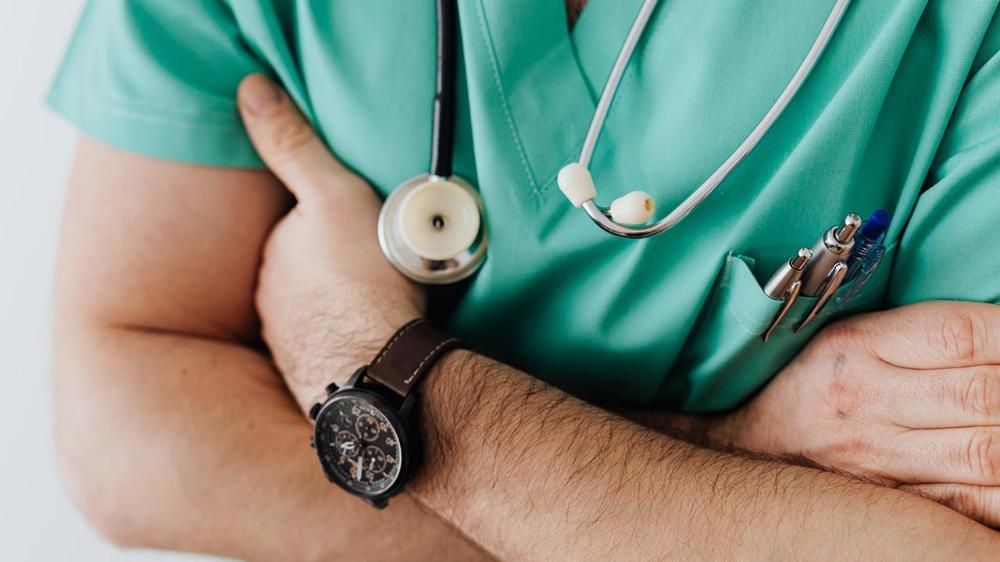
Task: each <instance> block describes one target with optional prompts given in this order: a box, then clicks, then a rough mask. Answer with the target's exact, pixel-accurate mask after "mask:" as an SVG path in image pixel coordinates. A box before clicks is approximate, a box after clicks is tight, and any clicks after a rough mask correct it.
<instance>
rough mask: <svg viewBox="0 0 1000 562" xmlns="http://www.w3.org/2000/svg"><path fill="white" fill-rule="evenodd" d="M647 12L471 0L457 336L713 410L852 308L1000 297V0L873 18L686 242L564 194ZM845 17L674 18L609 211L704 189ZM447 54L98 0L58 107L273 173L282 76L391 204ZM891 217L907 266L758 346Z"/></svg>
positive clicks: (417, 21)
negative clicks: (801, 270)
mask: <svg viewBox="0 0 1000 562" xmlns="http://www.w3.org/2000/svg"><path fill="white" fill-rule="evenodd" d="M831 3H832V0H831ZM639 4H640V0H620V1H619V0H590V2H589V3H588V5H587V7H586V8H585V9H584V10H583V13H582V14H581V16H580V18H579V20H578V21H577V22H576V25H575V26H574V28H573V29H572V30H569V29H568V26H567V23H566V13H565V7H564V0H541V1H540V0H505V1H503V2H491V1H488V0H460V1H459V20H460V51H461V56H460V60H459V72H458V84H459V87H458V92H457V97H458V108H457V131H456V150H455V172H456V173H457V174H459V175H460V176H462V177H465V178H468V179H469V180H470V181H471V182H472V183H473V184H474V185H476V186H477V187H478V189H479V190H480V192H481V194H482V198H483V201H484V205H485V208H486V220H487V221H488V227H489V233H490V251H489V257H488V259H487V260H486V262H485V264H484V266H483V268H482V270H481V271H480V272H479V273H478V274H477V275H476V277H475V278H474V279H473V280H472V281H470V282H469V283H468V284H467V286H464V287H462V289H461V291H462V292H461V293H458V292H455V293H454V294H453V295H451V296H453V297H454V299H455V300H456V302H455V303H454V306H453V308H449V309H448V313H447V316H448V318H447V320H448V323H449V328H450V330H451V331H452V332H454V333H455V334H456V335H458V336H460V337H462V338H463V339H464V340H465V341H466V342H468V343H469V345H471V346H472V347H473V348H475V349H477V350H479V351H482V352H484V353H487V354H490V355H493V356H495V357H498V358H500V359H502V360H504V361H507V362H508V363H510V364H512V365H514V366H516V367H519V368H522V369H524V370H525V371H527V372H529V373H531V374H533V375H535V376H537V377H539V378H542V379H543V380H546V381H548V382H550V383H552V384H555V385H557V386H559V387H561V388H564V389H566V390H568V391H570V392H572V393H575V394H578V395H580V396H583V397H584V398H587V399H590V400H594V401H599V402H603V403H617V404H631V405H651V406H656V407H671V408H680V409H684V410H688V411H717V410H723V409H727V408H732V407H734V406H737V405H739V404H740V403H741V402H742V401H744V400H746V399H747V398H748V397H749V396H751V395H752V394H753V392H755V391H756V390H757V389H759V388H760V386H761V385H763V384H764V383H766V382H767V380H768V379H769V378H770V377H772V376H773V375H774V374H775V373H776V372H777V371H779V370H780V369H781V367H782V366H783V365H784V364H786V363H787V362H788V361H789V360H790V359H791V358H792V357H794V355H795V354H796V353H797V352H798V351H799V350H800V349H802V347H803V346H805V345H806V344H807V343H808V341H809V339H810V338H811V337H812V336H813V335H814V334H815V332H816V330H818V329H820V327H821V326H822V325H823V324H826V323H829V322H830V321H832V320H835V319H837V318H839V317H842V316H845V315H849V314H855V313H858V312H862V311H868V310H875V309H880V308H885V307H892V306H899V305H902V304H906V303H911V302H916V301H920V300H927V299H962V300H974V301H985V302H998V301H1000V276H998V275H997V269H998V264H1000V244H997V241H998V240H1000V223H998V221H1000V219H998V217H1000V117H998V115H1000V55H998V50H1000V16H998V0H969V1H966V2H951V1H949V0H938V1H935V0H902V1H899V2H875V1H871V0H855V2H854V3H853V4H852V6H851V8H850V9H849V11H848V13H847V14H846V16H845V18H844V20H843V22H842V23H841V26H840V28H839V30H838V32H837V34H836V36H835V37H834V38H833V40H832V41H831V43H830V45H829V47H828V48H827V50H826V52H825V53H824V55H823V58H822V59H821V60H820V62H819V64H818V65H817V67H816V69H815V70H814V71H813V73H812V75H811V76H810V77H809V79H808V80H807V82H806V83H805V84H804V85H803V87H802V90H801V91H800V93H799V95H798V97H797V98H796V99H795V101H794V102H793V103H792V104H791V105H790V106H789V108H788V109H787V110H786V112H785V113H784V114H783V115H782V117H781V118H780V119H779V120H778V122H777V123H776V124H775V126H774V127H773V128H772V130H771V131H770V132H769V133H768V134H767V136H766V137H765V138H764V139H763V140H762V142H761V143H760V145H759V146H758V147H757V149H756V150H755V151H754V152H753V153H752V154H751V155H750V157H749V158H748V159H747V160H746V161H745V162H744V163H743V164H742V165H741V166H740V167H739V168H737V170H736V171H735V172H734V173H733V174H732V176H730V177H729V178H728V179H727V180H726V181H725V182H724V183H723V184H722V185H721V186H720V187H719V189H718V191H717V192H716V193H715V194H713V195H712V197H711V198H709V199H708V200H707V201H706V202H705V203H704V204H703V205H702V206H700V207H699V208H698V209H697V210H696V211H695V212H694V213H692V215H691V216H689V217H688V218H687V219H686V220H685V221H684V222H683V223H681V224H680V225H679V226H678V227H676V228H675V229H673V230H671V231H670V232H668V233H666V234H663V235H660V236H657V237H654V238H651V239H647V240H624V239H617V238H613V237H610V236H608V235H607V234H605V233H603V232H601V231H599V230H598V229H596V228H595V227H594V225H593V224H592V223H591V222H590V220H589V219H587V218H586V217H585V216H584V215H583V214H581V213H579V212H578V211H577V210H575V209H573V208H572V207H571V206H570V205H569V204H567V203H566V200H565V199H564V198H563V197H562V195H561V194H560V193H559V192H558V188H557V187H556V185H555V177H556V173H557V172H558V170H559V169H560V168H561V167H562V166H563V165H565V164H566V163H568V162H570V161H572V160H574V159H575V156H576V154H577V153H578V151H579V149H580V145H581V143H582V142H583V138H584V135H585V133H586V128H587V125H588V124H589V121H590V117H591V115H592V113H593V110H594V105H595V102H596V99H597V96H598V95H599V93H600V92H599V90H600V88H601V86H602V85H603V84H604V80H605V78H606V77H607V74H608V71H609V70H610V68H611V65H612V63H613V60H614V57H615V55H616V54H617V51H618V49H619V47H620V46H621V43H622V41H623V39H624V38H625V35H626V33H627V31H628V27H629V25H630V23H631V21H632V18H633V17H634V15H635V13H636V10H638V7H639ZM830 7H831V5H828V3H827V2H800V1H798V0H768V1H762V2H709V3H705V2H700V1H697V0H667V1H664V2H662V3H661V6H660V7H659V8H658V9H657V12H656V13H655V14H654V15H653V19H652V21H651V22H650V25H649V28H648V29H647V31H646V33H645V35H644V36H643V39H642V41H641V42H640V44H639V47H638V49H637V51H636V55H635V57H634V58H633V61H632V63H631V64H630V65H629V67H628V69H627V71H626V73H625V76H624V79H623V80H622V83H621V86H620V89H619V92H618V95H617V97H616V99H615V101H614V104H613V105H612V107H611V112H610V114H609V116H608V120H607V122H606V125H605V129H604V132H603V134H602V136H601V139H600V141H599V142H598V145H597V147H596V151H595V154H594V159H593V162H592V164H591V167H592V171H593V174H594V177H595V180H596V181H597V183H598V185H600V186H602V187H601V189H602V193H604V194H606V195H607V196H608V197H612V196H614V195H617V194H621V193H624V192H626V191H630V190H633V189H643V190H646V191H648V192H650V193H651V194H652V195H653V197H654V198H655V200H656V201H658V202H659V203H660V204H661V205H662V206H663V207H665V208H671V207H673V206H674V205H675V204H676V203H677V202H678V201H680V200H681V199H683V198H684V197H685V196H686V195H687V194H688V193H690V191H691V190H692V189H693V188H694V187H695V186H697V185H698V184H699V183H701V181H702V180H703V179H704V178H705V177H706V176H707V175H708V174H710V173H711V172H712V171H713V170H714V169H715V168H716V167H718V165H719V163H721V162H722V160H724V159H725V158H726V157H727V156H728V155H729V153H730V152H732V150H733V148H734V147H735V146H736V145H737V144H738V143H739V142H740V141H741V140H742V139H743V138H744V137H745V135H746V133H747V132H748V131H749V130H750V129H751V128H752V127H753V126H754V125H755V124H756V122H757V121H758V120H759V119H760V117H761V115H763V113H764V112H765V111H766V110H767V108H768V107H769V106H770V104H771V103H772V102H773V101H774V98H775V97H776V96H777V94H778V93H779V92H780V91H781V89H782V88H783V87H784V85H785V84H786V83H787V81H788V78H789V77H790V76H791V73H792V72H794V70H795V68H796V67H797V66H798V64H799V62H801V59H802V57H803V55H804V54H805V52H806V50H807V49H808V48H809V45H810V44H811V42H812V40H813V39H814V38H815V36H816V33H817V32H818V30H819V27H820V26H821V25H822V23H823V21H824V19H825V17H826V15H827V14H828V13H829V10H830ZM434 50H435V20H434V6H433V3H432V2H425V3H416V2H402V3H389V2H355V1H352V0H327V1H318V0H317V1H305V0H301V1H287V2H268V1H263V0H260V1H254V2H232V1H231V2H224V1H222V0H197V1H195V0H192V1H190V2H152V1H148V2H138V1H134V2H124V1H117V2H92V3H90V4H88V6H87V8H86V10H85V12H84V14H83V17H82V19H81V22H80V26H79V29H78V31H77V34H76V36H75V38H74V40H73V42H72V44H71V46H70V49H69V51H68V54H67V57H66V61H65V63H64V65H63V67H62V69H61V71H60V73H59V75H58V76H57V78H56V81H55V83H54V85H53V89H52V91H51V94H50V97H49V103H50V105H52V106H53V107H54V108H55V109H56V110H57V111H59V112H60V113H62V114H63V115H65V116H66V117H67V118H69V119H70V120H71V121H73V122H74V123H76V124H77V125H78V126H79V127H80V128H81V129H82V130H83V131H84V132H85V133H87V134H89V135H91V136H93V137H95V138H97V139H99V140H102V141H104V142H107V143H110V144H112V145H115V146H118V147H121V148H124V149H127V150H132V151H135V152H139V153H143V154H148V155H151V156H155V157H159V158H164V159H170V160H177V161H183V162H192V163H198V164H206V165H214V166H238V167H259V166H260V165H261V164H260V161H259V159H258V158H257V156H256V155H255V154H254V152H253V149H252V147H251V146H250V143H249V142H248V140H247V138H246V134H245V132H244V131H243V129H242V126H241V125H240V122H239V116H238V113H237V111H236V106H235V100H234V97H235V91H236V86H237V84H238V83H239V81H240V79H241V78H242V77H243V76H245V75H246V74H248V73H250V72H254V71H263V72H267V73H269V74H271V75H273V76H275V77H276V78H278V79H279V80H280V81H281V82H282V84H283V85H284V86H285V88H286V89H287V90H288V91H289V93H290V94H291V95H292V97H293V98H294V99H295V101H296V102H297V103H298V104H299V105H300V106H301V107H302V108H303V110H304V111H305V113H306V115H307V116H308V117H309V118H310V120H311V121H312V122H313V123H314V124H315V126H316V128H317V130H318V131H319V132H320V133H321V134H322V135H323V137H324V138H325V139H326V141H327V142H328V143H329V145H330V147H331V149H332V150H333V151H334V152H335V153H336V154H337V155H338V156H339V157H340V158H341V159H343V160H344V161H345V162H346V163H347V164H348V165H350V166H351V167H352V168H353V169H355V170H357V171H358V172H359V173H360V174H362V175H363V176H364V177H365V178H367V179H368V180H369V181H370V182H371V183H372V185H373V186H374V187H375V189H376V190H378V191H379V192H380V193H381V194H382V195H386V194H388V192H389V190H391V189H393V188H394V187H395V186H397V185H399V183H400V182H401V181H403V180H405V179H406V178H409V177H412V176H414V175H416V174H418V173H421V172H423V171H425V169H426V166H427V155H428V154H429V145H430V127H431V118H430V116H431V113H430V111H431V102H432V96H433V91H434V88H433V80H434ZM876 208H885V209H888V210H889V211H890V212H891V213H892V214H893V217H894V220H893V223H892V226H891V228H890V230H889V233H888V236H887V245H888V252H887V256H886V258H885V260H884V262H883V264H882V266H881V267H880V268H879V269H878V270H877V272H876V273H875V276H874V277H873V279H872V280H871V281H870V282H869V283H868V285H866V287H865V288H864V289H863V290H862V291H861V293H860V294H859V296H858V297H857V298H856V299H854V301H853V302H852V304H851V305H850V306H848V307H846V308H843V309H837V308H835V307H827V310H825V312H824V313H823V315H822V317H821V318H820V319H819V321H817V322H814V323H813V325H812V326H811V327H810V328H809V329H807V330H805V331H803V332H800V333H798V334H795V333H792V331H791V330H790V329H787V328H788V326H785V329H783V330H780V331H779V332H777V333H776V334H775V335H774V336H773V337H772V338H771V339H770V341H769V342H768V343H766V344H765V343H763V342H762V341H761V338H760V334H761V333H762V332H763V331H764V330H765V329H766V327H767V323H768V322H769V321H770V319H771V317H772V316H773V314H774V312H775V311H776V310H777V308H778V307H779V306H780V302H778V301H774V300H772V299H769V298H768V297H767V296H766V295H765V294H764V293H763V290H762V289H761V283H762V282H763V281H766V279H767V277H768V276H769V275H770V273H771V272H773V271H774V270H775V269H776V268H777V267H778V266H779V264H780V263H781V262H782V261H784V260H786V259H788V257H790V256H791V255H792V254H793V253H794V251H795V250H796V249H797V248H799V247H800V246H808V245H811V244H812V243H813V242H814V241H815V240H816V238H817V237H819V236H820V235H821V233H822V232H823V231H824V230H825V229H826V228H829V227H830V226H831V225H833V224H834V223H836V222H838V221H839V220H841V219H842V218H843V216H844V215H845V214H847V213H849V212H858V213H862V214H865V213H870V212H871V211H873V210H874V209H876ZM373 235H374V234H373ZM842 290H843V289H842ZM810 304H811V302H809V301H808V299H807V300H804V301H803V302H802V303H800V304H798V305H796V308H795V310H793V311H792V313H790V314H789V315H788V317H787V318H788V320H787V321H786V322H787V323H788V325H791V324H792V323H794V322H795V321H796V320H797V319H798V318H800V317H801V315H802V313H803V312H804V310H805V309H806V308H807V307H808V306H809V305H810ZM436 312H438V313H439V314H442V313H443V312H442V311H436Z"/></svg>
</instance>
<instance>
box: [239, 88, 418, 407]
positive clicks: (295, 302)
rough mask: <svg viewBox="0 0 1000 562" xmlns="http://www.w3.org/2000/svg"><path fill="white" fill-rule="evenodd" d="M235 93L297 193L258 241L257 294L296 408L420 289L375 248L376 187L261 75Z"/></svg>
mask: <svg viewBox="0 0 1000 562" xmlns="http://www.w3.org/2000/svg"><path fill="white" fill-rule="evenodd" d="M238 97H239V107H240V112H241V114H242V116H243V122H244V124H245V126H246V129H247V132H248V133H249V135H250V138H251V140H252V141H253V144H254V146H255V147H256V149H257V151H258V153H259V154H260V156H261V158H262V159H263V160H264V162H265V163H267V165H268V167H269V168H270V169H271V171H272V172H274V174H275V175H277V176H278V178H279V179H280V180H281V181H282V182H283V183H284V184H285V186H286V187H287V188H288V189H289V191H291V192H292V193H293V194H294V195H295V197H296V199H297V203H296V205H295V207H294V208H292V210H291V212H289V213H288V215H286V216H285V217H284V218H283V219H282V220H281V221H280V222H278V224H277V225H276V226H275V227H274V230H273V231H272V232H271V235H270V238H269V239H268V241H267V244H266V246H265V248H264V253H263V255H264V258H263V263H262V265H261V268H260V275H259V285H258V288H257V296H256V299H257V308H258V312H259V313H260V316H261V322H262V331H263V335H264V339H265V341H266V342H267V344H268V347H269V348H270V349H271V353H272V354H273V357H274V361H275V363H276V364H277V366H278V369H279V370H280V371H281V372H282V374H283V375H284V376H285V380H286V382H287V383H288V386H289V388H290V389H291V391H292V393H293V394H294V395H295V397H296V399H297V400H298V402H299V404H300V406H302V408H303V410H305V409H307V408H308V407H309V405H311V404H312V403H314V402H315V401H317V400H318V399H319V398H321V397H322V396H323V388H324V387H325V386H326V385H327V384H329V383H330V382H338V383H343V382H344V381H345V380H346V379H347V377H349V376H350V375H351V374H352V373H353V372H354V370H355V369H357V368H358V367H360V366H362V365H364V364H366V363H368V362H369V361H370V360H371V358H372V357H373V356H374V355H375V353H376V352H377V351H378V350H379V348H381V347H382V345H383V344H384V343H385V342H386V341H387V340H388V339H389V337H390V336H391V335H392V334H393V333H394V332H395V331H396V330H397V329H398V328H399V327H400V326H402V325H403V324H404V323H406V322H407V321H409V320H411V319H413V318H417V317H419V316H421V315H423V312H424V307H425V295H424V292H423V289H422V288H421V287H418V286H416V285H415V284H413V283H411V282H410V281H408V280H407V279H406V278H404V277H403V276H402V275H400V274H399V273H398V272H397V271H396V270H395V269H394V268H393V267H392V266H391V265H390V264H389V263H388V262H387V261H386V259H385V258H384V257H383V256H382V252H381V250H380V249H379V246H378V239H377V238H378V237H377V221H378V213H379V208H380V206H381V201H380V200H379V198H378V196H377V195H376V194H375V192H374V191H373V190H372V189H371V186H369V185H368V184H367V183H366V182H365V181H364V180H362V179H361V178H360V177H358V176H357V175H355V174H354V173H352V172H351V171H349V170H348V169H347V168H345V167H344V166H343V165H342V164H341V163H340V162H338V161H337V159H336V158H335V157H334V156H333V155H332V154H331V153H330V152H329V150H328V149H327V148H326V146H325V145H324V144H323V142H322V141H321V140H320V139H319V137H318V136H317V135H316V134H315V132H314V131H313V129H312V127H311V126H310V125H309V123H308V122H307V121H306V120H305V118H304V117H303V116H302V114H301V113H300V112H299V110H298V109H297V108H296V107H295V105H294V103H292V101H291V100H290V99H289V97H288V96H287V95H286V94H285V93H284V92H283V91H281V90H280V88H278V87H277V86H276V85H275V84H273V83H272V82H271V81H270V80H268V79H267V78H265V77H264V76H263V75H260V74H255V75H251V76H249V77H248V78H246V79H245V80H244V81H243V83H242V84H241V85H240V89H239V96H238Z"/></svg>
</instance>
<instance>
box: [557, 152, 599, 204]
mask: <svg viewBox="0 0 1000 562" xmlns="http://www.w3.org/2000/svg"><path fill="white" fill-rule="evenodd" d="M556 183H557V184H558V185H559V191H562V193H563V195H565V196H566V199H569V202H570V203H572V204H573V206H574V207H580V206H582V205H583V204H584V203H586V202H587V201H592V200H593V199H594V198H595V197H597V187H595V186H594V178H593V177H591V175H590V170H588V169H587V167H586V166H584V165H583V164H580V163H579V162H571V163H569V164H566V165H565V166H563V168H562V169H561V170H559V175H558V176H556Z"/></svg>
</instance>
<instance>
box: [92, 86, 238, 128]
mask: <svg viewBox="0 0 1000 562" xmlns="http://www.w3.org/2000/svg"><path fill="white" fill-rule="evenodd" d="M79 95H80V97H81V98H83V99H84V100H85V101H87V102H89V103H91V104H94V105H100V106H101V107H107V108H112V107H113V108H116V109H119V110H122V111H128V112H133V113H136V114H140V115H148V114H149V112H150V111H155V112H157V113H161V114H167V115H170V116H178V117H189V118H190V117H193V118H197V119H204V118H213V119H219V120H220V121H221V120H225V121H229V122H232V121H233V116H235V115H236V114H237V109H236V104H229V108H228V109H222V108H221V107H220V108H217V109H216V108H211V109H203V110H199V111H198V112H197V113H192V112H191V111H189V110H186V109H183V110H182V109H180V108H176V107H170V106H164V105H159V104H150V105H143V104H138V103H133V102H130V101H127V100H125V99H124V98H119V97H116V96H111V95H109V96H107V97H99V96H97V95H96V94H94V92H92V91H88V90H84V91H82V92H81V93H80V94H79ZM192 124H194V123H192ZM197 125H202V123H197Z"/></svg>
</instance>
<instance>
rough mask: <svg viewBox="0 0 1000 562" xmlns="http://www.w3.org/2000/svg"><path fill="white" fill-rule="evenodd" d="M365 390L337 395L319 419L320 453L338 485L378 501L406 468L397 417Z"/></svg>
mask: <svg viewBox="0 0 1000 562" xmlns="http://www.w3.org/2000/svg"><path fill="white" fill-rule="evenodd" d="M382 408H387V406H386V405H384V404H382V400H380V399H377V398H376V397H374V396H369V393H367V392H364V391H347V392H343V393H341V394H339V395H336V396H334V397H333V398H332V399H331V400H330V402H329V403H328V404H327V405H326V406H324V407H323V409H322V411H321V412H320V414H319V417H318V418H317V420H316V435H315V443H316V452H317V453H318V454H319V457H320V460H321V461H322V462H323V466H324V468H325V469H326V471H327V474H328V475H330V477H331V478H332V479H334V481H336V482H337V483H338V484H340V485H341V486H343V487H345V488H347V489H348V490H350V491H352V492H354V493H356V494H359V495H362V496H378V495H380V494H384V493H385V492H387V491H388V490H389V489H390V488H391V487H392V486H393V484H395V483H396V482H397V481H398V480H399V476H400V471H401V468H402V465H403V462H402V459H403V449H402V445H401V443H400V441H401V437H400V432H401V431H402V428H401V427H398V426H397V423H398V422H397V420H398V417H397V416H396V415H395V413H394V412H393V411H391V410H387V412H386V411H383V409H382Z"/></svg>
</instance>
